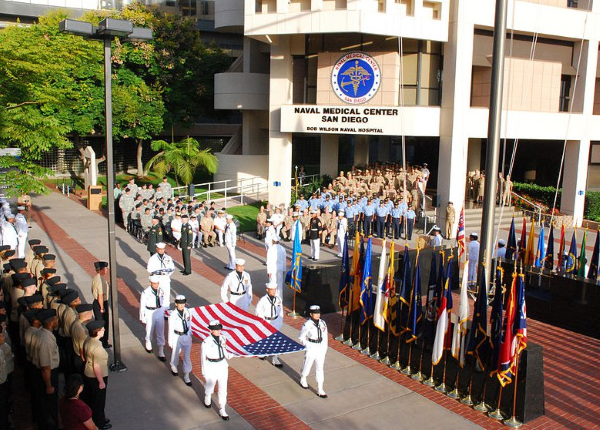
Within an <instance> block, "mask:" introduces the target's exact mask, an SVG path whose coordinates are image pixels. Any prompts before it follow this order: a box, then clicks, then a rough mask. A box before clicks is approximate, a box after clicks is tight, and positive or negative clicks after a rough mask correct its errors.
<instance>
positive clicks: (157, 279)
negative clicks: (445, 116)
mask: <svg viewBox="0 0 600 430" xmlns="http://www.w3.org/2000/svg"><path fill="white" fill-rule="evenodd" d="M148 279H149V280H150V282H152V283H153V284H155V283H158V282H160V276H158V275H152V276H150V277H149V278H148Z"/></svg>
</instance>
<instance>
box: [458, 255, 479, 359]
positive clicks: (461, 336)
mask: <svg viewBox="0 0 600 430" xmlns="http://www.w3.org/2000/svg"><path fill="white" fill-rule="evenodd" d="M467 261H468V260H467ZM468 278H469V277H468V276H467V271H466V270H465V271H464V273H463V278H462V282H461V284H460V302H459V304H458V314H457V321H456V324H454V333H453V335H452V349H451V350H452V356H453V357H454V358H456V359H457V360H459V364H460V367H463V366H464V364H465V352H464V343H465V337H466V334H467V322H468V321H469V297H468V295H467V290H468V289H469V285H468V284H469V279H468ZM482 287H483V290H485V285H483V286H482V285H480V286H479V288H480V289H482Z"/></svg>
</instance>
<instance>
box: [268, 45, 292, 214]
mask: <svg viewBox="0 0 600 430" xmlns="http://www.w3.org/2000/svg"><path fill="white" fill-rule="evenodd" d="M269 90H270V91H269V203H271V204H276V205H279V204H281V203H283V204H285V205H286V206H287V205H289V203H290V198H291V192H292V179H291V178H292V134H291V133H282V132H281V131H280V130H281V105H284V104H291V103H292V57H291V56H290V38H289V37H287V36H281V37H277V38H275V37H273V44H272V45H271V81H270V89H269Z"/></svg>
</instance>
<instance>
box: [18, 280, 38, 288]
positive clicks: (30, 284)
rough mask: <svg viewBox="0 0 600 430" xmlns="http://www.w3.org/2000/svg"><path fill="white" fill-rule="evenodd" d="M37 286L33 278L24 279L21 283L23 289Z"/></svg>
mask: <svg viewBox="0 0 600 430" xmlns="http://www.w3.org/2000/svg"><path fill="white" fill-rule="evenodd" d="M36 284H37V282H35V279H33V278H25V279H23V280H22V281H21V286H22V287H23V288H25V287H35V286H36Z"/></svg>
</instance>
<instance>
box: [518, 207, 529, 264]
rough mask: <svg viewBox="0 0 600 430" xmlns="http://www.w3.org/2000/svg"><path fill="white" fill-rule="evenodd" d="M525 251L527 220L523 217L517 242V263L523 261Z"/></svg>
mask: <svg viewBox="0 0 600 430" xmlns="http://www.w3.org/2000/svg"><path fill="white" fill-rule="evenodd" d="M526 249H527V220H526V219H525V217H523V229H522V230H521V240H520V241H519V256H518V257H517V261H523V259H524V258H525V252H526Z"/></svg>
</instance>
